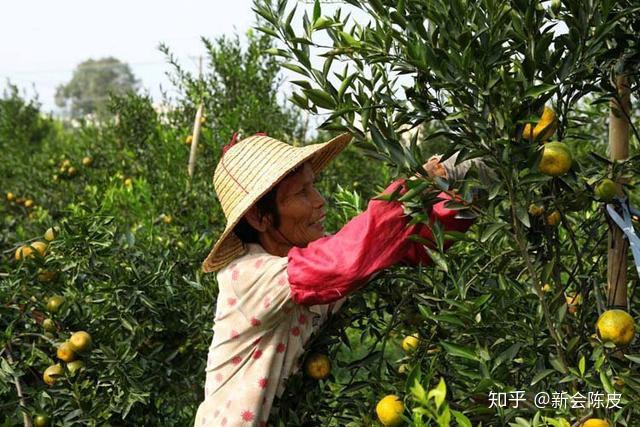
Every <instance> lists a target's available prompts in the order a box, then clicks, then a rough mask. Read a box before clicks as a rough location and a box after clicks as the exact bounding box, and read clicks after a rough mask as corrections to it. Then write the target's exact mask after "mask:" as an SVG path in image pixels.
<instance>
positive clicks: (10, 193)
mask: <svg viewBox="0 0 640 427" xmlns="http://www.w3.org/2000/svg"><path fill="white" fill-rule="evenodd" d="M15 199H16V196H15V194H13V193H12V192H11V191H9V192H8V193H7V202H13V201H14V200H15Z"/></svg>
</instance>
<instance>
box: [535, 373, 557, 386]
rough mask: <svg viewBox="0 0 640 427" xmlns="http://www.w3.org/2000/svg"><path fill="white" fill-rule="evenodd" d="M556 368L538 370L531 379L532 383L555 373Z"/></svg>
mask: <svg viewBox="0 0 640 427" xmlns="http://www.w3.org/2000/svg"><path fill="white" fill-rule="evenodd" d="M555 372H556V370H555V369H545V370H543V371H540V372H538V373H537V374H536V375H535V376H534V377H533V379H532V380H531V384H530V385H535V384H537V383H539V382H540V381H542V380H543V379H545V378H546V377H548V376H549V375H551V374H553V373H555Z"/></svg>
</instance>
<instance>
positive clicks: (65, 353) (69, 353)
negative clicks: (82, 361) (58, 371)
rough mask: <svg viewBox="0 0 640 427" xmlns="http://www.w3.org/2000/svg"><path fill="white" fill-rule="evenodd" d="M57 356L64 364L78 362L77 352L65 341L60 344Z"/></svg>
mask: <svg viewBox="0 0 640 427" xmlns="http://www.w3.org/2000/svg"><path fill="white" fill-rule="evenodd" d="M56 356H57V357H58V359H60V360H62V361H63V362H73V361H74V360H76V353H75V351H73V347H72V346H71V344H70V343H69V341H65V342H63V343H62V344H60V346H58V351H57V352H56Z"/></svg>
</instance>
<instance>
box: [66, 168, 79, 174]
mask: <svg viewBox="0 0 640 427" xmlns="http://www.w3.org/2000/svg"><path fill="white" fill-rule="evenodd" d="M77 173H78V169H76V168H74V167H73V166H71V167H70V168H69V169H67V175H69V176H76V174H77Z"/></svg>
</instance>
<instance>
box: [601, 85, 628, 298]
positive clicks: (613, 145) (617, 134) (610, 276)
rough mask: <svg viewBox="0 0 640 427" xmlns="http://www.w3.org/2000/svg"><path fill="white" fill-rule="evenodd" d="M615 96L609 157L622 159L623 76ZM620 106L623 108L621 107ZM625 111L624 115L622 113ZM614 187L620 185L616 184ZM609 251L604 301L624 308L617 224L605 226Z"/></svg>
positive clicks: (623, 249)
mask: <svg viewBox="0 0 640 427" xmlns="http://www.w3.org/2000/svg"><path fill="white" fill-rule="evenodd" d="M616 87H617V90H618V98H619V99H620V101H621V103H619V102H618V100H616V98H613V99H612V100H611V103H610V104H609V105H610V108H611V110H610V112H609V151H610V153H611V160H613V161H616V160H626V159H627V158H628V157H629V121H628V120H627V116H628V114H629V111H630V103H631V100H630V90H629V83H628V79H627V76H625V75H620V76H617V77H616ZM623 109H624V110H623ZM623 111H624V112H626V115H625V113H624V112H623ZM617 185H618V190H619V191H621V190H622V188H621V185H620V184H619V183H618V184H617ZM608 242H609V251H608V253H607V283H608V289H607V304H608V305H609V306H610V307H611V306H616V307H625V308H626V307H627V252H628V249H629V243H628V242H627V241H626V240H625V238H624V233H623V232H622V230H620V229H619V228H618V227H617V226H615V225H614V226H612V228H611V229H609V239H608Z"/></svg>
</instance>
